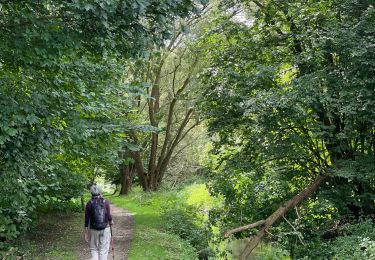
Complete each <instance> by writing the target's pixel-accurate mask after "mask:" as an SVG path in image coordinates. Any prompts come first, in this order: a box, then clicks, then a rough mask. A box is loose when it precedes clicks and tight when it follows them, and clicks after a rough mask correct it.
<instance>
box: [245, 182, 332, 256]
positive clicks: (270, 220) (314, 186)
mask: <svg viewBox="0 0 375 260" xmlns="http://www.w3.org/2000/svg"><path fill="white" fill-rule="evenodd" d="M327 178H328V176H327V175H319V176H318V177H317V178H316V179H315V181H314V182H313V183H312V184H311V185H310V186H308V187H307V188H306V189H304V190H303V191H301V192H300V193H298V194H297V195H296V196H294V197H293V198H292V199H290V200H289V201H287V202H286V203H284V204H283V205H282V206H281V207H279V208H278V209H277V210H276V211H275V212H274V213H273V214H272V215H271V216H269V217H268V218H267V219H266V220H265V222H264V224H263V225H262V227H261V229H260V230H259V231H258V233H257V234H256V236H254V237H253V238H252V239H251V240H250V242H249V243H248V244H247V246H246V248H245V249H244V251H243V252H242V254H241V256H240V259H241V260H245V259H247V257H248V256H249V255H250V254H251V252H252V251H253V249H254V248H255V247H256V246H257V245H258V244H259V242H260V241H261V240H262V238H263V237H264V236H265V235H266V233H267V229H269V228H270V227H271V226H272V225H273V224H274V223H275V222H276V221H277V220H278V219H280V218H281V217H283V216H284V215H285V214H286V213H287V212H288V211H289V210H290V209H292V208H294V207H295V206H297V205H298V204H299V203H301V202H302V201H304V200H305V199H306V198H308V197H309V196H311V195H312V194H313V193H314V192H315V191H316V190H317V189H318V188H319V186H320V185H321V184H322V183H323V182H324V181H325V180H326V179H327Z"/></svg>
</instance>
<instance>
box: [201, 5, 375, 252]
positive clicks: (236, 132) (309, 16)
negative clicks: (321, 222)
mask: <svg viewBox="0 0 375 260" xmlns="http://www.w3.org/2000/svg"><path fill="white" fill-rule="evenodd" d="M243 2H244V4H245V5H246V8H247V10H251V11H252V14H253V17H254V19H253V24H252V25H251V26H249V25H247V24H243V23H241V22H238V21H236V20H233V19H223V21H224V22H223V21H221V22H220V24H219V26H218V27H216V28H215V29H213V30H212V31H211V33H210V35H209V37H208V38H207V41H206V42H205V43H206V44H210V47H209V48H208V51H207V53H208V56H209V58H210V60H211V64H212V65H211V68H210V70H209V71H208V72H207V74H206V77H205V79H204V81H205V83H206V85H207V87H208V88H207V91H206V93H205V95H204V99H203V103H202V106H201V107H202V110H203V111H204V112H205V113H206V115H207V116H208V118H209V130H210V131H211V134H212V135H213V136H214V137H215V139H214V140H216V141H215V143H216V146H215V150H214V152H215V154H216V156H217V158H216V164H215V170H214V178H215V180H216V181H215V183H214V185H213V186H212V190H213V192H214V193H221V194H223V195H225V197H226V201H227V205H228V208H227V210H228V212H227V214H228V215H227V216H229V217H227V218H225V221H226V222H233V224H234V223H239V221H240V219H242V221H243V219H244V218H246V219H247V221H249V222H250V223H251V222H253V221H257V220H259V219H264V220H265V221H260V222H259V223H260V225H261V227H260V230H259V232H258V233H257V235H256V236H255V237H254V238H253V239H252V240H251V242H250V243H249V245H248V246H247V248H246V249H245V251H244V252H243V254H242V256H241V259H245V258H246V257H247V256H248V255H249V254H250V253H251V251H252V249H253V248H254V247H255V246H256V245H257V244H258V243H259V241H260V240H261V239H262V238H263V237H264V236H265V235H266V234H267V231H268V229H269V228H271V226H272V225H273V224H274V223H275V222H276V221H277V220H278V219H280V218H281V217H283V216H284V215H285V214H287V212H288V210H290V209H292V208H294V207H295V206H296V205H298V204H300V203H302V202H304V200H306V199H307V198H308V197H311V196H312V194H313V192H315V191H316V190H317V188H318V187H319V186H320V185H321V184H322V183H324V184H325V185H324V187H323V190H322V192H321V193H320V194H326V195H325V196H324V199H325V200H329V201H330V206H331V207H334V208H335V209H336V210H337V211H338V212H340V214H341V215H342V214H348V213H350V214H352V215H354V216H359V215H364V216H366V215H368V214H370V212H371V211H373V210H374V203H373V201H371V200H373V195H370V194H371V193H372V194H373V191H374V175H373V174H372V173H371V172H372V168H373V165H374V164H373V160H374V154H375V150H374V147H373V142H374V135H373V131H374V114H373V113H372V112H371V111H373V107H372V106H373V105H374V104H375V103H374V95H372V94H371V93H372V91H373V90H374V79H373V76H372V75H373V61H374V59H373V58H374V56H373V55H374V50H373V48H371V47H370V46H372V44H373V39H374V37H373V36H374V30H373V24H374V9H373V6H372V5H370V3H369V2H367V1H363V2H361V3H358V4H356V3H352V2H350V1H346V2H345V3H344V4H341V3H339V2H336V1H320V2H305V1H285V2H278V1H243ZM215 30H216V31H215ZM364 64H366V66H365V67H364V66H363V65H364ZM298 191H300V193H298ZM297 193H298V194H297ZM296 194H297V195H296ZM350 194H351V195H350ZM317 198H318V197H315V198H314V200H317ZM311 200H313V199H311ZM345 200H346V201H345ZM285 201H287V202H285ZM279 205H281V206H279ZM340 214H338V215H340ZM292 216H294V215H292ZM252 226H254V225H252Z"/></svg>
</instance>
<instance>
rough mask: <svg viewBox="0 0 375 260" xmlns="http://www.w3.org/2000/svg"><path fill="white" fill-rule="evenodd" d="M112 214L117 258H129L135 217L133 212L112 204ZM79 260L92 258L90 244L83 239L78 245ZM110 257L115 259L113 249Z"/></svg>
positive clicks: (116, 259) (119, 259)
mask: <svg viewBox="0 0 375 260" xmlns="http://www.w3.org/2000/svg"><path fill="white" fill-rule="evenodd" d="M111 214H112V218H113V222H114V225H113V230H112V231H113V238H114V241H115V242H114V248H115V250H114V255H115V258H114V259H115V260H127V259H128V251H129V246H130V242H131V240H132V238H133V230H134V218H133V216H132V214H131V213H129V212H127V211H126V210H124V209H122V208H119V207H116V206H114V205H113V204H111ZM77 259H78V260H90V259H91V255H90V250H89V246H88V244H87V243H86V242H85V241H83V239H82V240H81V243H80V244H79V246H78V247H77ZM108 259H113V251H112V250H110V253H109V254H108Z"/></svg>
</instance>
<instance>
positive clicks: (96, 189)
mask: <svg viewBox="0 0 375 260" xmlns="http://www.w3.org/2000/svg"><path fill="white" fill-rule="evenodd" d="M90 192H91V194H92V195H94V196H97V195H100V194H102V187H100V186H99V185H92V186H91V188H90Z"/></svg>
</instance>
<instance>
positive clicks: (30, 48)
mask: <svg viewBox="0 0 375 260" xmlns="http://www.w3.org/2000/svg"><path fill="white" fill-rule="evenodd" d="M194 9H195V3H194V2H193V1H189V0H188V1H182V2H181V1H174V0H170V1H157V0H152V1H137V2H134V1H130V0H128V1H127V0H121V1H104V0H103V1H102V0H99V1H91V2H88V1H80V0H78V1H49V0H47V1H45V0H43V1H22V2H21V1H5V2H4V1H3V2H2V3H1V4H0V10H1V11H0V12H1V17H0V34H1V36H0V37H1V41H0V42H1V43H0V66H1V72H0V74H1V77H0V80H1V87H0V92H1V95H0V106H1V108H0V111H1V114H0V128H1V131H0V165H1V169H0V171H1V172H0V184H1V185H0V191H1V193H2V194H3V196H2V197H1V199H0V234H1V235H0V251H2V250H3V249H4V250H5V249H6V248H7V247H8V246H9V242H11V241H12V239H15V238H16V237H18V236H19V235H20V234H21V233H22V232H24V231H25V230H26V229H27V228H28V227H29V224H30V222H31V221H32V219H33V216H34V215H35V213H37V210H36V208H37V206H38V205H40V204H43V203H47V202H48V201H50V202H51V201H53V200H52V197H53V198H54V199H56V198H57V199H58V200H60V199H62V200H69V199H70V198H71V197H74V196H77V195H79V194H81V193H82V192H83V187H84V182H85V178H86V177H88V176H87V175H91V174H92V171H93V170H94V169H96V168H100V167H103V166H104V165H108V164H111V165H114V162H115V161H117V152H118V150H119V149H120V148H121V146H122V145H123V140H124V135H125V132H126V131H128V132H130V130H131V129H133V128H134V125H131V124H125V123H123V122H124V121H125V120H123V118H124V117H126V113H127V111H128V110H130V105H131V100H130V98H128V99H126V98H124V97H126V96H129V97H130V93H131V92H132V91H134V88H133V87H132V86H129V85H126V84H123V82H124V80H123V70H124V65H125V62H126V61H127V60H128V59H129V58H131V57H135V56H138V55H143V54H144V52H145V50H146V49H147V48H148V47H149V46H153V45H154V44H160V43H161V42H163V41H164V40H165V39H166V38H168V37H169V36H168V35H169V34H170V26H169V24H170V21H171V20H174V19H175V18H176V17H180V16H181V17H183V16H186V15H189V14H190V13H191V12H194ZM82 173H83V174H82ZM85 173H87V175H86V174H85ZM81 174H82V175H81ZM85 175H86V176H85ZM68 190H69V192H68ZM64 193H65V194H64Z"/></svg>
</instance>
